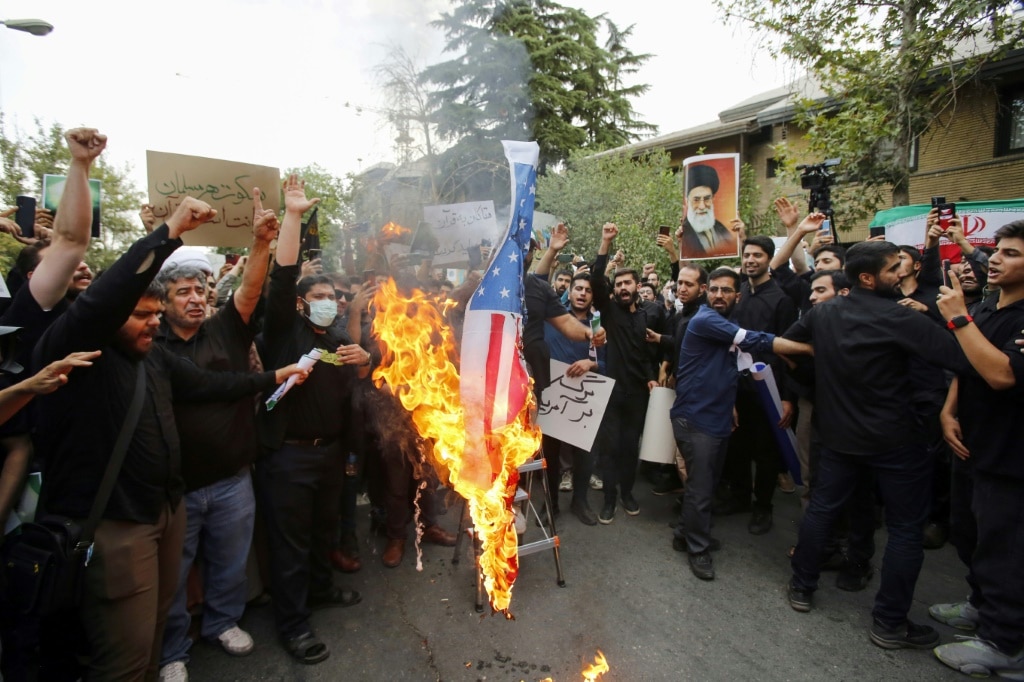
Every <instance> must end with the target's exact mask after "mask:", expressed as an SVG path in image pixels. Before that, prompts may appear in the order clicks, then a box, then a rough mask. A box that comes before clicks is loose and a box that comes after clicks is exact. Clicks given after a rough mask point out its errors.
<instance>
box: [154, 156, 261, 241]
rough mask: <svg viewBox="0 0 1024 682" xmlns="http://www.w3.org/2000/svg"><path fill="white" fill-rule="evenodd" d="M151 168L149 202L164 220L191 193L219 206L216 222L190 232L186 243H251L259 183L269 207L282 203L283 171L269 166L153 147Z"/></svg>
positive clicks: (159, 218) (159, 219)
mask: <svg viewBox="0 0 1024 682" xmlns="http://www.w3.org/2000/svg"><path fill="white" fill-rule="evenodd" d="M146 171H147V176H148V191H149V203H151V204H153V214H154V215H155V216H156V219H157V221H158V223H160V222H163V221H164V220H166V219H167V217H168V216H170V215H171V214H172V213H174V210H175V209H176V208H177V207H178V205H179V204H181V202H182V201H183V200H184V198H185V197H186V196H190V197H193V198H195V199H199V200H201V201H205V202H206V203H208V204H209V205H210V206H212V207H213V208H215V209H216V210H217V217H216V218H215V219H214V220H213V221H212V222H210V223H207V224H205V225H201V226H200V227H198V228H197V229H195V230H192V231H190V232H186V233H185V235H184V237H183V238H182V239H183V240H184V242H185V243H186V244H190V245H195V246H229V247H234V248H245V247H248V246H249V245H250V244H251V243H252V217H253V196H252V189H253V187H259V188H260V192H261V193H262V195H263V208H270V209H273V210H275V211H276V210H277V209H278V207H279V206H280V205H281V174H280V172H279V171H278V169H276V168H270V167H269V166H255V165H252V164H248V163H238V162H235V161H224V160H221V159H207V158H204V157H201V156H186V155H184V154H168V153H166V152H154V151H147V152H146Z"/></svg>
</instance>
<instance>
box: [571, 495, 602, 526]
mask: <svg viewBox="0 0 1024 682" xmlns="http://www.w3.org/2000/svg"><path fill="white" fill-rule="evenodd" d="M569 511H571V512H572V513H573V514H575V515H576V518H577V519H579V520H580V523H582V524H583V525H585V526H596V525H597V514H595V513H594V510H593V509H591V508H590V505H589V504H587V503H586V502H577V501H575V500H574V501H573V503H572V504H571V505H570V506H569Z"/></svg>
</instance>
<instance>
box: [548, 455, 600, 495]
mask: <svg viewBox="0 0 1024 682" xmlns="http://www.w3.org/2000/svg"><path fill="white" fill-rule="evenodd" d="M595 445H596V443H595ZM568 448H569V450H571V451H572V501H573V502H586V501H587V492H588V491H589V490H590V475H591V474H593V473H594V456H593V455H592V454H591V453H590V452H588V451H587V450H584V449H583V448H578V447H576V446H575V445H569V446H568ZM552 490H553V491H554V490H558V488H557V487H556V488H552ZM552 494H553V495H554V494H557V493H552Z"/></svg>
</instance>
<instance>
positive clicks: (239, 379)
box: [33, 197, 297, 679]
mask: <svg viewBox="0 0 1024 682" xmlns="http://www.w3.org/2000/svg"><path fill="white" fill-rule="evenodd" d="M215 215H216V211H214V210H213V209H212V208H210V207H209V206H208V205H207V204H205V203H203V202H201V201H198V200H196V199H193V198H191V197H187V198H186V199H185V200H184V201H183V202H182V203H181V205H180V206H179V207H178V208H177V210H176V211H175V212H174V214H173V215H172V216H171V217H170V218H169V219H168V221H167V223H166V224H164V225H162V226H160V227H159V228H157V229H156V230H154V231H153V232H152V233H151V234H149V235H147V236H146V237H143V238H142V239H140V240H139V241H137V242H136V243H135V244H134V245H133V246H132V247H131V248H130V249H129V250H128V252H127V253H126V254H125V255H123V256H122V257H121V258H120V259H118V261H117V262H116V263H115V264H114V265H113V266H111V268H110V269H109V270H107V272H106V273H105V274H104V276H103V277H101V278H100V279H99V280H97V282H96V283H95V284H93V285H91V286H90V287H89V288H88V289H87V290H86V291H85V292H84V293H82V294H81V295H80V296H79V297H78V298H77V299H76V301H75V302H74V304H72V305H71V306H70V307H69V308H68V310H67V312H65V313H64V314H63V315H62V316H61V317H60V318H58V319H57V320H55V321H54V322H53V323H52V324H51V325H50V327H49V329H48V330H47V331H46V333H45V334H44V335H43V337H42V338H41V339H40V341H39V343H38V344H37V345H36V348H35V351H34V353H33V364H34V365H35V366H37V367H42V366H44V365H46V364H47V363H49V362H52V361H53V360H55V359H58V358H63V357H64V356H66V355H67V354H68V353H69V352H70V351H71V350H74V349H80V348H88V349H100V350H102V351H103V352H102V355H101V356H100V357H99V358H97V359H96V360H95V361H94V364H93V366H92V367H89V368H85V369H83V370H81V371H80V372H77V373H76V375H75V376H74V377H73V378H72V379H71V381H69V383H68V386H67V387H66V389H65V390H63V391H58V392H56V393H54V394H52V395H50V396H47V397H46V398H44V399H43V400H41V401H40V403H39V419H38V428H37V435H36V450H37V452H38V453H39V456H40V457H41V458H42V460H43V461H44V463H45V465H44V472H43V474H44V475H43V487H42V490H41V492H40V500H39V505H40V508H41V509H42V510H44V511H45V512H46V513H56V514H62V515H65V516H70V517H72V518H78V519H84V518H85V517H87V516H88V515H89V510H90V507H91V506H92V502H93V499H94V497H95V495H96V491H97V489H98V488H99V487H100V481H101V480H102V478H103V475H104V472H105V470H106V467H107V462H108V460H109V458H110V456H111V452H112V450H113V448H114V442H115V440H116V438H117V434H118V432H119V431H120V429H121V426H122V424H123V422H124V420H125V415H126V414H127V413H128V408H129V405H130V403H131V402H132V397H133V395H134V393H135V389H134V387H135V385H136V377H137V376H138V374H139V372H145V377H146V388H145V394H144V395H143V401H142V412H141V414H140V416H139V419H138V423H137V425H136V427H135V430H134V432H133V435H132V437H131V441H130V443H129V445H128V450H127V454H126V455H125V459H124V464H123V465H122V466H121V469H120V473H119V475H118V478H117V482H116V485H115V486H114V489H113V493H112V494H111V496H110V501H109V502H108V504H107V507H106V510H105V511H104V513H103V517H102V521H101V522H100V524H99V526H98V527H97V528H96V534H95V539H94V542H95V544H94V552H93V556H92V559H91V562H90V564H89V567H88V570H87V571H86V581H85V582H86V584H85V595H84V597H83V601H82V607H81V615H82V621H83V624H84V626H85V630H86V632H87V633H88V635H89V641H90V644H91V647H92V658H91V659H90V662H89V665H90V678H91V679H112V678H114V677H115V676H132V677H135V678H141V677H143V675H147V674H148V675H149V676H151V677H153V676H155V675H156V669H157V662H158V661H159V657H160V648H161V642H162V639H163V628H164V622H165V619H166V617H167V610H168V608H169V606H170V601H171V599H172V598H173V596H174V591H175V588H176V587H177V583H178V566H179V564H180V561H181V547H182V534H183V532H184V528H185V509H184V507H183V506H182V505H181V504H180V502H181V496H182V492H183V491H184V482H183V480H182V477H181V454H180V449H179V441H178V432H177V428H176V425H175V421H174V412H173V409H172V407H171V402H172V400H173V399H175V398H176V399H178V400H225V399H226V400H231V399H234V398H238V397H240V396H242V395H246V394H251V393H255V392H256V391H259V390H264V389H268V388H272V387H273V386H274V384H275V383H276V382H277V381H282V380H284V378H286V377H287V376H289V375H290V374H292V373H295V372H296V371H297V369H295V367H294V365H293V366H292V368H290V369H288V370H279V371H278V372H276V373H273V372H268V373H264V374H241V375H238V374H230V375H228V374H224V373H217V372H204V371H202V370H199V369H198V368H196V367H195V366H194V365H193V364H192V363H190V362H188V361H186V360H183V359H181V358H178V357H176V356H174V355H173V354H171V353H168V352H166V351H164V350H163V349H162V348H161V347H159V346H154V343H153V339H154V337H155V335H156V329H157V327H158V325H159V318H160V313H161V311H162V310H163V303H162V298H163V294H162V292H161V291H160V289H159V288H156V287H155V288H152V289H150V288H149V287H150V285H151V282H152V279H153V276H154V275H155V274H156V272H157V271H158V270H159V269H160V265H161V264H162V263H163V261H164V260H165V259H166V258H167V256H169V255H170V254H171V252H173V251H174V250H175V249H176V248H178V247H179V246H180V245H181V239H180V237H181V235H182V234H184V233H185V232H187V231H188V230H192V229H195V228H196V227H198V226H199V225H201V224H203V223H205V222H207V221H209V220H210V219H211V218H213V217H214V216H215Z"/></svg>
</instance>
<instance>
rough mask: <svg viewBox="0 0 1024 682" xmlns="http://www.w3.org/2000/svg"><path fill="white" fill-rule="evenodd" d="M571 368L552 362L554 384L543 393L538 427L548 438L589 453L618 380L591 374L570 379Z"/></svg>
mask: <svg viewBox="0 0 1024 682" xmlns="http://www.w3.org/2000/svg"><path fill="white" fill-rule="evenodd" d="M568 368H569V365H567V364H565V363H564V362H559V361H558V360H552V361H551V378H552V382H551V385H550V386H548V387H547V388H545V389H544V392H543V393H542V394H541V398H540V405H538V406H537V425H538V426H540V430H541V431H542V432H543V433H544V435H545V436H552V437H554V438H557V439H558V440H560V441H563V442H565V443H569V444H570V445H575V446H576V447H578V448H582V449H584V450H587V451H589V450H590V449H591V448H592V447H593V446H594V439H595V438H596V437H597V430H598V428H599V427H600V426H601V419H603V418H604V411H605V408H607V407H608V399H609V398H611V395H612V388H613V387H614V386H615V380H614V379H612V378H610V377H606V376H604V375H602V374H595V373H593V372H588V373H586V374H584V375H583V376H581V377H567V376H566V375H565V370H567V369H568Z"/></svg>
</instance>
